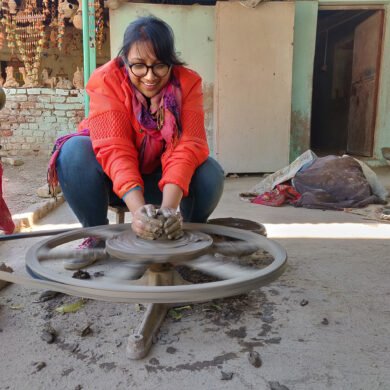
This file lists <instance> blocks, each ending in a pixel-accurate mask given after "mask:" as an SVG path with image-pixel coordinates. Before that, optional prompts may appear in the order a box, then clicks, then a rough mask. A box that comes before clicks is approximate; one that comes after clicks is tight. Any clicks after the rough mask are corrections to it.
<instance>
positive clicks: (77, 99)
mask: <svg viewBox="0 0 390 390" xmlns="http://www.w3.org/2000/svg"><path fill="white" fill-rule="evenodd" d="M66 102H67V103H84V98H83V97H82V96H75V97H72V96H69V97H68V98H66ZM59 103H60V102H59Z"/></svg>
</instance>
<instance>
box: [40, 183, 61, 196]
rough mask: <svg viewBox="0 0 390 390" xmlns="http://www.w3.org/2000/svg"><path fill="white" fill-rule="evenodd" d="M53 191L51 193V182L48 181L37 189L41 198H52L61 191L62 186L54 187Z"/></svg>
mask: <svg viewBox="0 0 390 390" xmlns="http://www.w3.org/2000/svg"><path fill="white" fill-rule="evenodd" d="M53 192H54V193H53V194H51V193H50V189H49V184H47V183H46V184H45V185H43V186H42V187H39V188H38V189H37V195H38V196H39V197H40V198H51V197H53V196H56V195H58V194H59V193H61V187H60V186H56V187H54V190H53Z"/></svg>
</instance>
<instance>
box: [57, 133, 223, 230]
mask: <svg viewBox="0 0 390 390" xmlns="http://www.w3.org/2000/svg"><path fill="white" fill-rule="evenodd" d="M57 173H58V178H59V181H60V184H61V188H62V191H63V193H64V196H65V199H66V200H67V202H68V204H69V206H70V208H71V209H72V211H73V212H74V213H75V215H76V217H77V218H78V220H79V221H80V223H81V224H82V225H83V226H84V227H90V226H98V225H105V224H107V223H108V220H107V210H108V205H122V206H125V204H124V202H123V201H122V200H121V199H120V198H118V196H117V195H115V194H114V192H113V190H112V181H111V180H110V179H109V177H108V176H107V175H106V174H105V173H104V172H103V169H102V167H101V165H100V164H99V163H98V161H97V160H96V157H95V154H94V152H93V149H92V143H91V140H90V138H89V137H84V136H77V137H73V138H70V139H69V140H68V141H66V142H65V144H64V145H63V146H62V148H61V152H60V154H59V157H58V159H57ZM161 174H162V173H161V169H159V170H157V171H156V172H153V173H152V174H150V175H142V178H143V180H144V197H145V202H146V203H151V204H156V205H160V204H161V202H162V192H161V191H160V189H159V188H158V182H159V180H160V179H161ZM223 185H224V173H223V170H222V168H221V166H220V165H219V164H218V162H217V161H215V160H214V159H212V158H211V157H209V158H208V159H207V160H206V161H205V162H204V163H203V164H202V165H201V166H199V167H198V168H197V169H196V171H195V173H194V175H193V176H192V179H191V183H190V187H189V195H188V197H186V198H183V199H182V201H181V203H180V211H181V213H182V216H183V220H184V222H198V223H204V222H206V221H207V218H208V217H209V216H210V214H211V213H212V212H213V211H214V209H215V208H216V207H217V204H218V202H219V199H220V198H221V195H222V191H223Z"/></svg>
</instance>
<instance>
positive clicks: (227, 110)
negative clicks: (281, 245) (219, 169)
mask: <svg viewBox="0 0 390 390" xmlns="http://www.w3.org/2000/svg"><path fill="white" fill-rule="evenodd" d="M216 17H217V20H216V31H217V33H216V88H215V91H216V94H215V96H216V99H215V117H216V121H215V131H216V151H217V157H218V161H219V162H220V163H221V164H222V166H223V168H224V169H225V171H226V172H236V173H242V172H273V171H275V170H278V169H280V168H283V167H284V166H285V165H287V164H288V161H289V138H290V113H291V84H292V61H293V30H294V3H292V2H282V1H272V2H267V3H264V4H261V5H260V6H258V7H256V8H254V9H252V8H247V7H243V6H242V5H241V4H239V3H238V2H218V3H217V8H216ZM275 26H277V28H275Z"/></svg>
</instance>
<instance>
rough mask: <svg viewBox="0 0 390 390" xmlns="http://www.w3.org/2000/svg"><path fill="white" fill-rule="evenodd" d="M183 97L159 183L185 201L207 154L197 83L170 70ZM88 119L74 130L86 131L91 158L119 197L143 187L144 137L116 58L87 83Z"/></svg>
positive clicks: (178, 69)
mask: <svg viewBox="0 0 390 390" xmlns="http://www.w3.org/2000/svg"><path fill="white" fill-rule="evenodd" d="M173 72H174V75H175V77H176V78H177V79H178V80H179V83H180V87H181V92H182V107H181V125H182V135H181V137H180V139H179V140H178V141H177V143H175V144H174V143H173V142H171V143H169V144H168V145H167V146H166V150H165V151H164V153H163V155H162V156H161V164H162V179H161V181H160V182H159V188H160V190H161V191H162V190H163V188H164V186H165V184H167V183H172V184H176V185H178V186H179V187H180V188H181V189H182V190H183V194H184V196H187V195H188V187H189V184H190V181H191V178H192V175H193V174H194V172H195V169H196V168H197V167H198V166H199V165H201V164H202V163H203V162H204V161H206V159H207V157H208V155H209V149H208V145H207V138H206V131H205V128H204V111H203V94H202V80H201V78H200V76H199V75H198V74H197V73H195V72H194V71H192V70H190V69H187V68H185V67H183V66H174V67H173ZM86 89H87V93H88V95H89V97H90V114H89V117H88V120H87V122H85V121H83V122H82V123H81V124H80V125H79V129H82V128H86V127H87V128H89V130H90V133H91V140H92V146H93V149H94V152H95V154H96V158H97V160H98V161H99V163H100V164H101V166H102V167H103V170H104V172H105V173H106V174H107V175H108V176H109V177H110V179H111V180H112V182H113V188H114V191H115V193H116V194H117V195H118V196H119V197H123V195H124V194H125V193H126V192H127V191H128V190H130V189H131V188H134V187H136V186H141V187H142V188H143V180H142V177H141V174H140V170H139V158H138V156H139V152H140V147H141V145H142V141H143V138H144V136H145V134H144V132H143V130H142V129H141V126H140V124H139V123H138V121H137V119H136V117H135V115H134V112H133V108H132V95H133V92H132V89H131V86H130V84H129V81H128V78H127V75H126V71H125V69H124V68H123V67H121V66H120V62H119V61H118V60H117V59H114V60H111V61H110V62H108V63H107V64H105V65H103V66H101V67H100V68H98V69H97V70H96V71H95V72H94V73H93V74H92V76H91V78H90V80H89V81H88V83H87V87H86Z"/></svg>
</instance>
